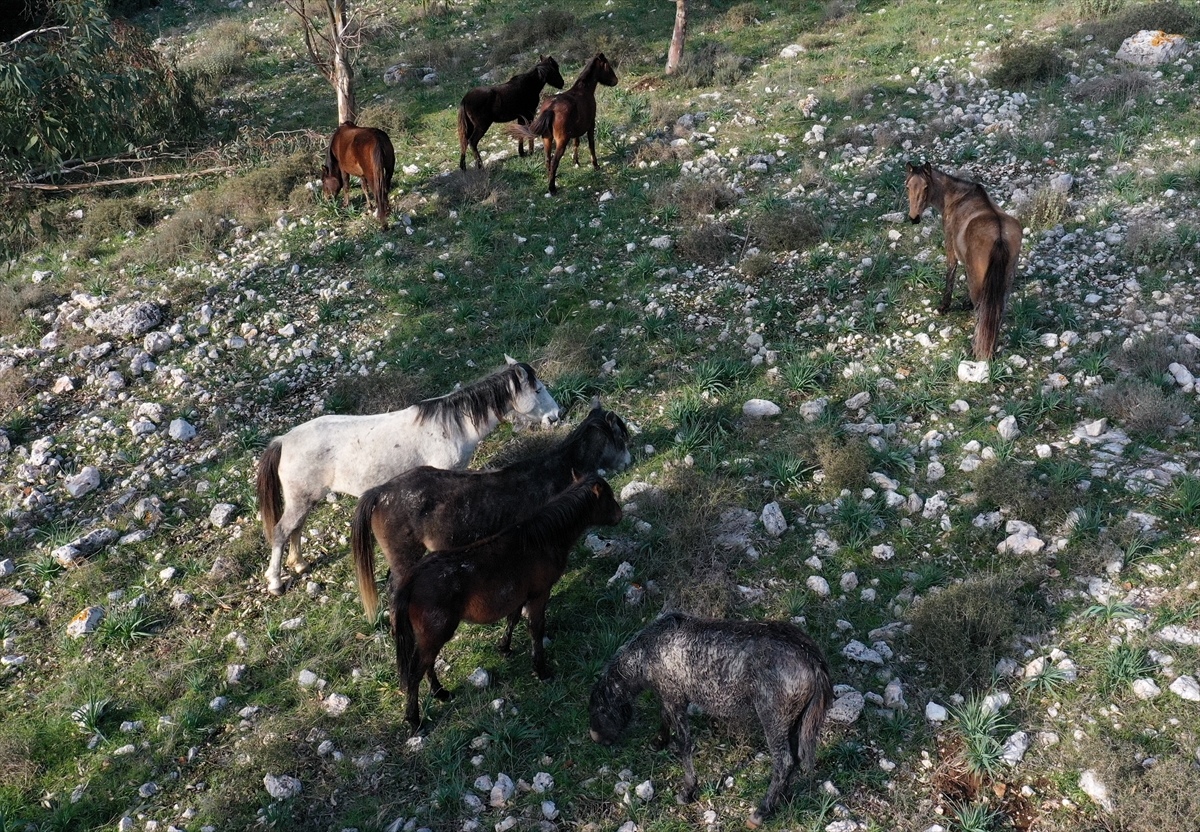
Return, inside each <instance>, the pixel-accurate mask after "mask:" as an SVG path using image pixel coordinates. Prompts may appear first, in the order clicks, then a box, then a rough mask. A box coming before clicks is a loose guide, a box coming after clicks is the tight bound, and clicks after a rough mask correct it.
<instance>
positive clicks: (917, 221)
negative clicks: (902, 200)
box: [908, 214, 921, 225]
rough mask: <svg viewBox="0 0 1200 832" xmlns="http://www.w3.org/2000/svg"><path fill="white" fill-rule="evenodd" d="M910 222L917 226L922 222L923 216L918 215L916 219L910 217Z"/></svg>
mask: <svg viewBox="0 0 1200 832" xmlns="http://www.w3.org/2000/svg"><path fill="white" fill-rule="evenodd" d="M908 221H909V222H911V223H912V224H913V225H916V224H917V223H919V222H920V221H921V215H920V214H917V215H916V216H915V217H913V216H910V217H909V218H908Z"/></svg>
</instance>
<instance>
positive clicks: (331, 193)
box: [321, 121, 396, 231]
mask: <svg viewBox="0 0 1200 832" xmlns="http://www.w3.org/2000/svg"><path fill="white" fill-rule="evenodd" d="M395 169H396V151H395V150H393V149H392V140H391V139H389V138H388V134H387V133H385V132H383V131H382V130H380V129H379V128H377V127H358V126H356V125H355V124H354V122H351V121H343V122H342V125H341V127H339V128H338V129H337V130H335V131H334V132H333V138H331V139H330V140H329V150H327V151H326V152H325V164H324V165H322V166H321V185H322V187H323V188H324V189H325V196H327V197H329V198H330V199H332V198H333V197H335V196H337V195H338V192H339V191H341V190H342V189H343V188H345V189H346V192H345V194H344V195H343V196H342V204H343V205H346V206H348V205H349V204H350V177H351V175H353V176H357V177H359V178H360V180H361V184H362V189H363V193H364V194H365V195H366V197H367V208H368V209H369V208H370V207H371V198H372V197H374V199H375V216H376V218H377V219H378V220H379V224H380V225H382V226H383V229H384V230H385V231H386V230H387V227H388V223H387V218H388V214H390V213H391V212H392V207H391V205H389V204H388V191H390V190H391V189H392V172H393V171H394V170H395Z"/></svg>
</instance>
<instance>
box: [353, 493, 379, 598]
mask: <svg viewBox="0 0 1200 832" xmlns="http://www.w3.org/2000/svg"><path fill="white" fill-rule="evenodd" d="M382 492H383V489H382V488H372V489H370V490H368V491H367V492H366V493H365V494H363V495H362V497H361V498H359V501H358V505H357V506H356V507H355V509H354V518H353V519H352V520H351V521H350V551H351V553H352V554H353V556H354V577H355V579H356V580H357V582H358V597H359V598H360V599H362V605H363V610H364V611H365V612H366V614H367V618H368V619H370V620H371V621H374V620H375V614H376V612H377V611H378V609H379V590H378V589H377V588H376V587H375V533H374V532H373V531H372V530H371V518H372V517H373V516H374V514H375V504H376V503H377V502H379V495H380V494H381V493H382Z"/></svg>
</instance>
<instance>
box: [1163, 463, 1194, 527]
mask: <svg viewBox="0 0 1200 832" xmlns="http://www.w3.org/2000/svg"><path fill="white" fill-rule="evenodd" d="M1162 503H1163V508H1164V509H1165V510H1166V513H1167V514H1168V515H1169V516H1170V517H1172V518H1174V519H1176V520H1180V521H1182V522H1184V523H1187V524H1189V525H1192V526H1195V525H1197V524H1200V477H1197V476H1196V475H1194V474H1188V475H1186V476H1183V477H1180V478H1179V479H1177V480H1175V483H1174V484H1173V485H1172V486H1171V490H1170V491H1169V492H1168V493H1167V494H1166V495H1164V496H1163V498H1162Z"/></svg>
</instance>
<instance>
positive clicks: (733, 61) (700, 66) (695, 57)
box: [672, 42, 742, 87]
mask: <svg viewBox="0 0 1200 832" xmlns="http://www.w3.org/2000/svg"><path fill="white" fill-rule="evenodd" d="M672 77H674V78H675V79H677V80H678V82H679V83H680V84H682V85H683V86H685V87H719V86H724V87H730V86H733V85H734V84H736V83H737V82H738V81H739V80H740V79H741V77H742V58H741V57H740V56H738V55H736V54H735V53H733V52H730V51H729V49H727V48H726V47H725V46H723V45H722V44H720V43H715V42H709V43H705V44H702V45H701V46H700V47H699V48H697V49H695V50H693V51H691V52H684V54H683V57H682V58H680V59H679V66H678V67H677V68H676V69H675V74H674V76H672Z"/></svg>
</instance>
